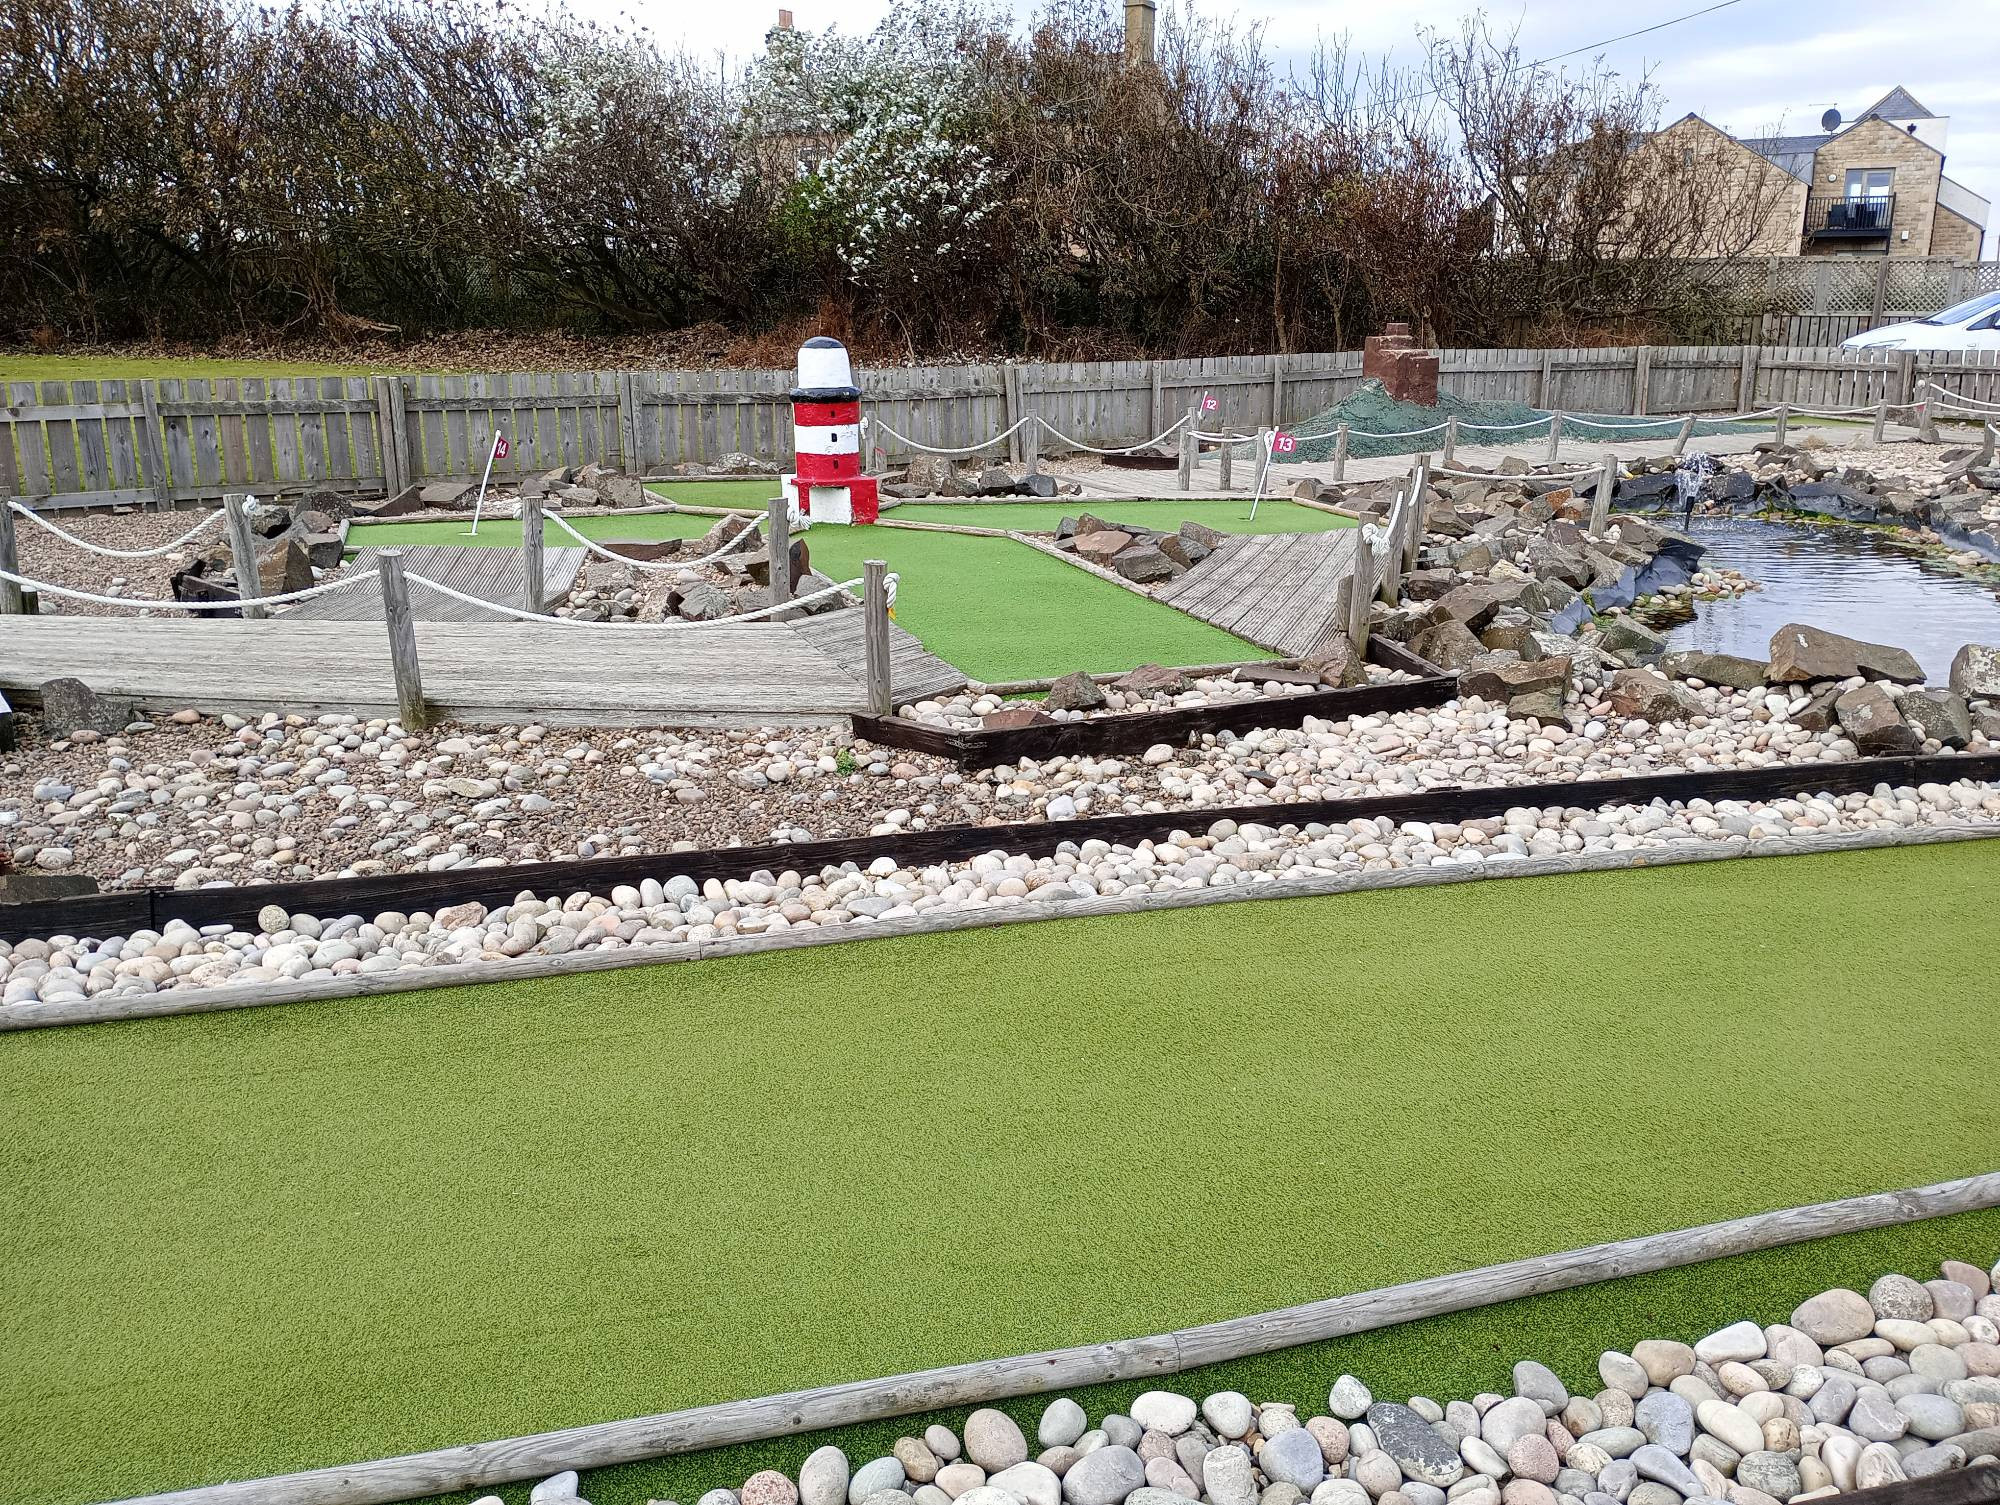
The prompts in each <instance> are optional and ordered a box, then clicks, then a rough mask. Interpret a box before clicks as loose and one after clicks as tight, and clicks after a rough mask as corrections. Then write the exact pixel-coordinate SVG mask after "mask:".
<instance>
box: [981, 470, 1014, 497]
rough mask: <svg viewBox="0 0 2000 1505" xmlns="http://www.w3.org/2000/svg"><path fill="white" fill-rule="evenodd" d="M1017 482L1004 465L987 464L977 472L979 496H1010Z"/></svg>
mask: <svg viewBox="0 0 2000 1505" xmlns="http://www.w3.org/2000/svg"><path fill="white" fill-rule="evenodd" d="M1019 484H1020V483H1019V482H1018V481H1016V480H1015V479H1014V476H1013V473H1012V472H1011V471H1009V470H1008V469H1007V468H1006V467H1005V466H1001V465H989V466H987V467H986V468H985V469H984V470H982V471H980V472H979V494H980V495H981V496H1012V495H1014V492H1015V488H1016V487H1017V486H1019Z"/></svg>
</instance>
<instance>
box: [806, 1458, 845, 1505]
mask: <svg viewBox="0 0 2000 1505" xmlns="http://www.w3.org/2000/svg"><path fill="white" fill-rule="evenodd" d="M847 1480H848V1472H847V1454H845V1453H843V1452H842V1451H841V1450H840V1449H839V1448H837V1447H833V1446H830V1445H829V1446H827V1447H823V1448H816V1449H814V1451H813V1452H812V1453H811V1454H809V1455H808V1456H807V1458H806V1461H805V1462H804V1463H803V1464H801V1465H800V1467H799V1505H845V1501H846V1499H847Z"/></svg>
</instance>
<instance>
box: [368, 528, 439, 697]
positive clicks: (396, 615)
mask: <svg viewBox="0 0 2000 1505" xmlns="http://www.w3.org/2000/svg"><path fill="white" fill-rule="evenodd" d="M375 568H376V573H377V575H378V576H379V577H380V578H381V581H382V619H383V621H384V622H385V623H386V624H387V625H388V628H389V668H390V670H391V671H392V672H393V673H394V674H395V676H396V719H397V720H398V721H400V722H402V723H403V729H404V730H405V731H421V730H422V729H423V728H424V727H425V726H427V725H429V724H430V716H429V713H428V712H426V711H425V710H424V680H423V675H422V674H421V673H420V672H419V670H418V668H417V627H416V623H415V622H414V621H412V620H411V617H410V587H409V586H408V585H407V584H406V583H405V582H404V580H403V551H402V550H401V549H383V550H381V551H380V552H379V553H377V554H376V556H375Z"/></svg>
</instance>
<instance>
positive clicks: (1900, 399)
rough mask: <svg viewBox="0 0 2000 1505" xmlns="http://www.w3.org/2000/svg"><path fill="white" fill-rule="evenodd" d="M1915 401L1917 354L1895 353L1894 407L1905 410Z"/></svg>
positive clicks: (1912, 351) (1910, 351)
mask: <svg viewBox="0 0 2000 1505" xmlns="http://www.w3.org/2000/svg"><path fill="white" fill-rule="evenodd" d="M1916 399H1917V353H1916V351H1914V350H1899V351H1897V352H1896V405H1897V406H1898V407H1904V408H1907V407H1908V406H1909V405H1910V404H1911V403H1913V402H1915V401H1916Z"/></svg>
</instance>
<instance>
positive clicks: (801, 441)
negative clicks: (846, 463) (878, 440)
mask: <svg viewBox="0 0 2000 1505" xmlns="http://www.w3.org/2000/svg"><path fill="white" fill-rule="evenodd" d="M792 448H793V450H794V451H796V452H797V453H799V454H802V455H858V454H860V453H861V428H860V425H858V424H853V423H832V424H824V425H822V424H811V425H807V424H803V423H802V424H798V425H796V426H795V427H794V428H793V429H792Z"/></svg>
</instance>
